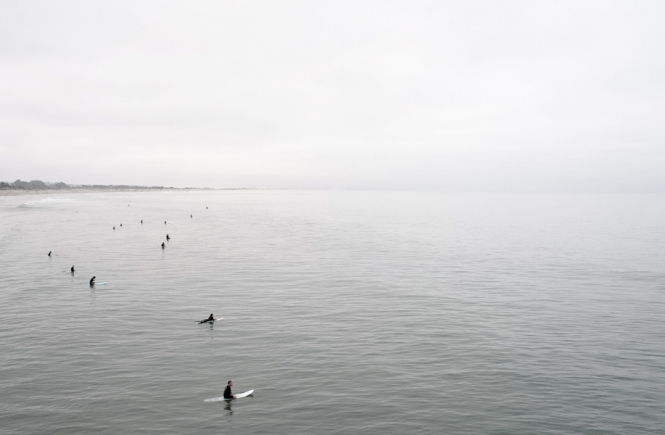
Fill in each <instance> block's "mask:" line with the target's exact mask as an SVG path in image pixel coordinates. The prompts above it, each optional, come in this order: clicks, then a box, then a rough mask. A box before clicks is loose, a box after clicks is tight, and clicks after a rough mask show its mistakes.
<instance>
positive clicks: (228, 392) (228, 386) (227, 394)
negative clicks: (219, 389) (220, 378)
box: [224, 381, 236, 399]
mask: <svg viewBox="0 0 665 435" xmlns="http://www.w3.org/2000/svg"><path fill="white" fill-rule="evenodd" d="M232 386H233V381H229V382H228V383H227V384H226V388H224V398H225V399H235V398H236V396H234V395H233V393H231V387H232Z"/></svg>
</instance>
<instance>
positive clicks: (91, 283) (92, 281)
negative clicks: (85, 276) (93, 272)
mask: <svg viewBox="0 0 665 435" xmlns="http://www.w3.org/2000/svg"><path fill="white" fill-rule="evenodd" d="M96 278H97V277H96V276H93V277H92V278H90V287H92V286H93V285H95V279H96Z"/></svg>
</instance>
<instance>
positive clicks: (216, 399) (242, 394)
mask: <svg viewBox="0 0 665 435" xmlns="http://www.w3.org/2000/svg"><path fill="white" fill-rule="evenodd" d="M252 393H254V390H249V391H245V392H244V393H240V394H236V395H235V396H236V397H235V398H236V399H242V398H243V397H247V396H249V395H251V394H252ZM220 400H233V399H225V398H224V396H222V397H213V398H212V399H205V400H204V402H219V401H220Z"/></svg>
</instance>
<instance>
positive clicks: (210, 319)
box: [199, 313, 217, 323]
mask: <svg viewBox="0 0 665 435" xmlns="http://www.w3.org/2000/svg"><path fill="white" fill-rule="evenodd" d="M215 320H217V319H215V316H213V315H212V313H210V317H208V318H207V319H205V320H201V321H200V322H199V323H208V322H214V321H215Z"/></svg>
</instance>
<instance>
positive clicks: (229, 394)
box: [211, 314, 236, 399]
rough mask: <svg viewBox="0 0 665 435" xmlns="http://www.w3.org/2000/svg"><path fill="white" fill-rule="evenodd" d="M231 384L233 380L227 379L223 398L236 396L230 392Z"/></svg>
mask: <svg viewBox="0 0 665 435" xmlns="http://www.w3.org/2000/svg"><path fill="white" fill-rule="evenodd" d="M211 315H212V314H211ZM232 386H233V381H229V382H228V383H227V384H226V388H224V398H225V399H235V398H236V396H234V395H233V393H232V392H231V387H232Z"/></svg>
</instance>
